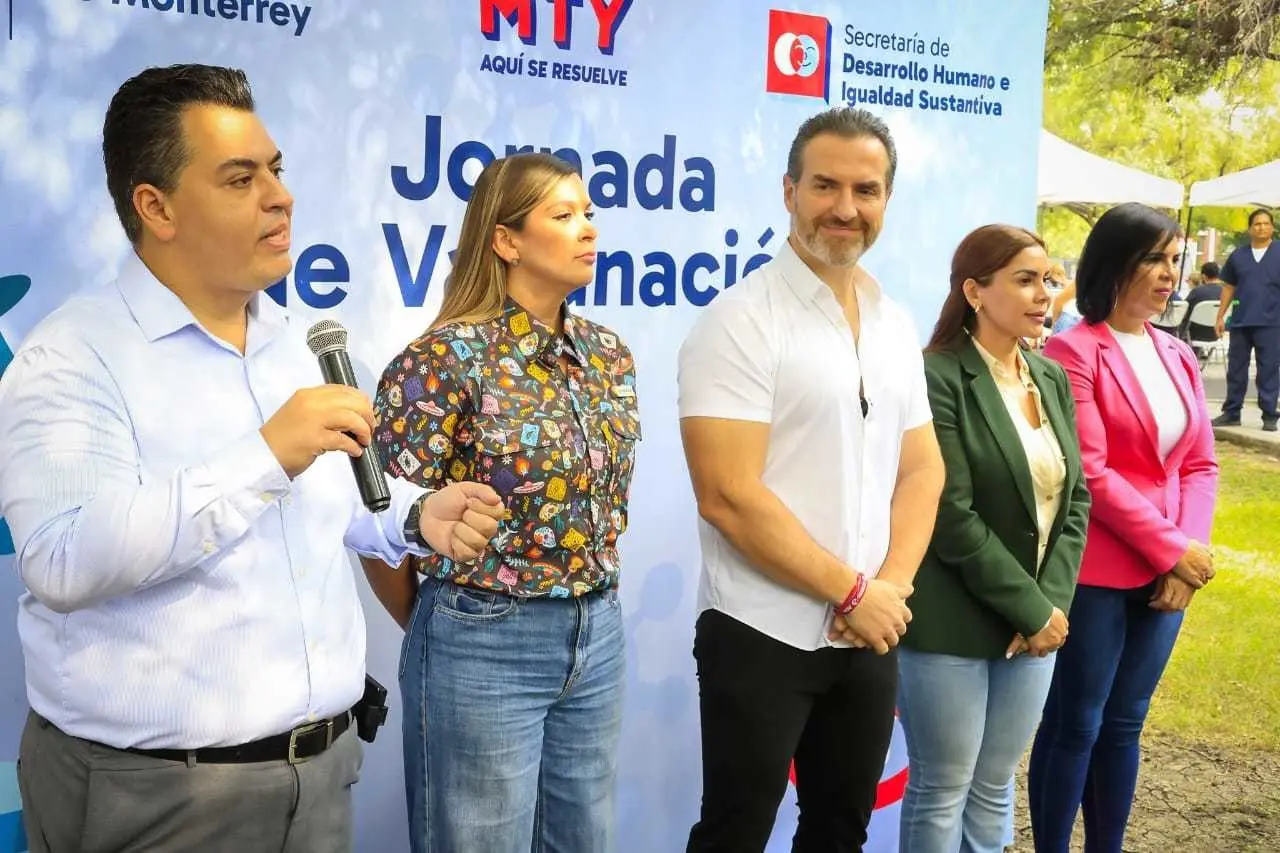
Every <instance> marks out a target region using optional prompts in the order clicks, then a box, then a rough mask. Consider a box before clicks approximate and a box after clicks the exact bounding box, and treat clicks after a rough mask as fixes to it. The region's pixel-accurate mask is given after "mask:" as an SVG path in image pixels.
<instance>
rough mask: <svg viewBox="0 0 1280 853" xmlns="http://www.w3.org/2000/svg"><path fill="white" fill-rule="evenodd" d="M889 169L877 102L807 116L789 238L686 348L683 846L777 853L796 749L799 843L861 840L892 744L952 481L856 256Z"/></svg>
mask: <svg viewBox="0 0 1280 853" xmlns="http://www.w3.org/2000/svg"><path fill="white" fill-rule="evenodd" d="M896 165H897V154H896V151H895V149H894V145H893V140H892V138H891V137H890V135H889V130H888V128H887V127H886V126H885V125H884V123H883V122H882V121H881V120H880V119H878V118H876V117H875V116H873V115H872V114H870V113H868V112H866V111H864V110H851V109H847V108H839V109H833V110H829V111H827V112H824V113H821V114H819V115H817V116H814V117H813V118H811V119H809V120H808V121H806V122H805V123H804V124H803V125H801V127H800V130H799V132H798V133H797V135H796V138H795V141H794V142H793V143H792V146H791V152H790V156H789V158H788V162H787V174H786V175H785V176H784V178H783V182H782V183H783V199H784V201H785V203H786V207H787V211H788V212H789V213H790V214H791V233H790V236H789V238H788V241H787V245H786V246H784V247H783V248H782V250H781V251H780V252H779V253H778V255H777V257H776V258H774V259H773V261H771V262H770V263H768V264H766V265H765V266H763V267H761V268H760V269H759V270H757V271H755V272H754V273H752V274H751V275H749V276H747V277H746V278H745V279H743V280H742V281H741V282H740V283H739V284H738V285H736V286H735V287H734V288H733V289H732V290H730V291H727V292H726V293H724V294H723V295H722V296H720V297H719V298H718V299H717V300H716V301H715V302H714V303H713V304H712V305H711V306H709V307H708V308H707V310H706V312H705V313H704V314H703V316H702V317H701V318H700V319H699V321H698V323H697V325H696V326H695V327H694V328H693V330H692V332H691V333H690V335H689V338H688V340H687V341H685V343H684V346H683V347H682V348H681V351H680V418H681V421H680V426H681V433H682V436H683V438H684V447H685V455H686V457H687V459H688V463H689V471H690V474H691V476H692V478H693V486H694V492H695V494H696V495H697V500H698V512H699V515H701V517H702V522H701V524H700V535H701V544H702V565H703V571H702V583H701V588H700V590H699V599H700V601H699V608H700V610H701V613H700V614H699V616H698V623H697V631H696V637H695V640H694V649H693V652H694V657H695V658H696V660H697V665H698V681H699V694H700V703H701V715H702V766H703V771H702V776H703V793H702V815H701V819H700V820H699V821H698V823H697V824H696V825H695V826H694V827H693V830H692V832H691V833H690V836H689V845H688V850H689V851H690V853H694V851H696V852H697V853H708V851H733V853H751V851H762V850H764V847H765V844H766V843H767V842H768V839H769V835H770V833H771V831H772V828H773V823H774V819H775V816H776V814H777V808H778V804H779V803H780V802H781V800H782V796H783V794H784V793H785V791H786V787H787V778H788V769H789V765H790V762H791V761H792V759H793V757H794V760H795V766H796V778H797V796H798V799H799V805H800V820H799V826H798V827H797V830H796V835H795V841H794V845H795V846H794V847H793V848H792V849H793V851H796V853H808V852H809V851H836V850H839V851H855V850H861V849H862V845H863V843H864V842H865V841H866V835H867V824H868V822H869V821H870V818H871V811H872V809H873V808H874V804H875V797H876V785H877V783H878V781H879V778H880V774H881V772H882V770H883V769H884V761H885V755H886V752H887V750H888V747H889V739H890V737H891V736H892V733H893V711H894V699H895V695H896V691H897V660H896V654H894V652H893V649H894V647H896V646H897V643H898V638H899V637H900V636H901V635H902V634H903V633H905V631H906V630H907V622H909V621H910V619H911V614H910V611H909V610H908V609H907V606H906V603H905V602H906V598H907V597H908V596H909V595H910V594H911V580H912V578H913V577H914V576H915V572H916V569H917V567H918V565H919V563H920V560H921V558H922V557H923V556H924V553H925V549H926V548H927V546H928V544H929V537H930V535H931V534H932V531H933V523H934V516H935V513H936V511H937V506H938V497H939V494H940V493H941V491H942V485H943V480H944V476H945V475H944V470H943V464H942V457H941V455H940V453H939V450H938V444H937V440H936V439H935V437H934V433H933V424H932V419H931V415H930V412H929V401H928V396H927V394H926V391H925V380H924V366H923V361H922V358H921V354H920V345H919V341H918V339H917V335H916V330H915V326H914V324H913V323H912V321H911V318H910V316H909V315H908V314H907V313H906V311H905V310H903V309H902V308H901V307H899V306H897V305H895V304H894V303H893V302H892V301H890V300H889V298H888V297H887V296H885V295H884V293H883V291H882V288H881V287H880V284H879V283H878V282H877V281H876V280H875V279H874V278H873V277H872V276H871V275H870V274H869V273H868V272H867V271H866V270H864V269H862V267H861V266H859V260H860V258H861V257H862V254H863V252H865V251H866V250H867V249H868V248H870V247H871V245H872V243H873V242H874V241H875V238H876V235H877V234H879V232H880V228H881V224H882V222H883V220H884V211H885V206H886V204H887V202H888V200H889V195H890V193H891V191H892V189H893V175H894V170H895V167H896ZM864 366H865V369H864Z"/></svg>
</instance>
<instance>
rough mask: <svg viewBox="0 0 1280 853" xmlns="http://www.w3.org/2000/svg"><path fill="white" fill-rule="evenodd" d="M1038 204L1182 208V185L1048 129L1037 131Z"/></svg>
mask: <svg viewBox="0 0 1280 853" xmlns="http://www.w3.org/2000/svg"><path fill="white" fill-rule="evenodd" d="M1037 183H1038V186H1037V195H1038V200H1039V203H1040V204H1070V203H1079V204H1120V203H1122V202H1126V201H1138V202H1142V203H1143V204H1149V205H1151V206H1152V207H1166V208H1172V209H1174V210H1177V209H1179V208H1181V207H1182V185H1181V184H1179V183H1178V182H1177V181H1172V180H1169V179H1167V178H1158V177H1156V176H1155V175H1149V174H1147V173H1146V172H1143V171H1141V170H1140V169H1134V168H1132V167H1131V166H1125V165H1122V164H1120V163H1116V162H1114V161H1112V160H1108V159H1106V158H1105V157H1099V156H1098V155H1097V154H1090V153H1089V152H1088V151H1085V150H1084V149H1083V148H1077V147H1076V146H1074V145H1072V144H1071V143H1070V142H1067V141H1065V140H1062V139H1059V138H1058V137H1056V136H1054V135H1053V134H1052V133H1050V132H1049V131H1047V130H1041V131H1040V168H1039V176H1038V181H1037Z"/></svg>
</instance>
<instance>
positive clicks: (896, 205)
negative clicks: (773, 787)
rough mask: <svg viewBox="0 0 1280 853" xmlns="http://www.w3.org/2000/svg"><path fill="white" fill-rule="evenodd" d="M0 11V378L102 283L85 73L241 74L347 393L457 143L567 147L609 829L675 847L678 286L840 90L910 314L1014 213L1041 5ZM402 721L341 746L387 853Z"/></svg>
mask: <svg viewBox="0 0 1280 853" xmlns="http://www.w3.org/2000/svg"><path fill="white" fill-rule="evenodd" d="M5 3H6V4H8V6H9V8H8V9H7V11H8V13H9V15H8V17H9V21H10V22H11V23H10V24H9V31H8V32H7V33H4V32H3V31H2V30H0V199H3V204H0V234H3V235H4V237H3V243H2V244H0V245H2V250H0V313H3V317H0V335H2V336H3V337H2V338H0V369H3V367H4V365H5V364H7V363H8V361H9V359H10V354H11V349H12V348H15V347H16V346H17V345H18V343H19V342H20V341H21V340H22V338H23V336H24V335H26V334H27V333H28V332H29V331H30V329H31V328H32V326H33V325H34V324H35V323H36V322H37V321H39V319H40V318H41V317H42V316H43V315H45V314H46V313H48V312H49V311H50V310H51V309H53V308H54V307H55V306H57V305H58V304H59V303H60V302H61V301H62V300H64V299H66V298H67V296H68V295H70V294H71V293H73V292H74V291H76V290H77V289H79V288H83V287H89V288H92V287H101V286H104V285H106V284H109V283H110V281H111V280H112V278H113V277H114V273H115V271H116V269H117V268H118V266H119V263H120V260H121V258H122V256H123V255H124V253H125V252H126V251H128V247H127V245H126V241H125V239H124V235H123V233H122V231H121V228H120V225H119V223H118V222H117V220H116V216H115V213H114V211H113V209H112V205H111V202H110V199H109V198H108V196H107V192H106V187H105V179H104V177H103V171H102V161H101V152H100V147H99V146H100V142H101V139H100V135H101V127H102V118H103V113H104V111H105V109H106V105H107V102H108V100H109V99H110V97H111V94H112V93H113V92H114V90H115V89H116V87H117V86H118V85H119V84H120V83H121V82H122V81H124V80H125V79H126V78H128V77H129V76H131V75H133V74H134V73H136V72H137V71H139V70H140V69H142V68H143V67H146V66H150V65H164V64H170V63H178V62H209V63H218V64H224V65H233V66H238V67H242V68H244V69H246V70H247V71H248V73H249V76H250V79H251V80H252V82H253V84H254V86H255V94H256V96H257V103H258V110H259V113H260V114H261V116H262V118H263V120H264V122H265V123H266V125H267V128H268V130H269V131H270V132H271V133H272V135H273V137H274V138H275V140H276V142H277V143H278V144H279V146H280V148H281V149H282V150H283V152H284V153H285V162H286V164H287V167H288V172H287V174H286V180H287V182H288V184H289V186H290V188H291V189H292V191H293V193H294V194H295V197H296V199H297V206H296V210H295V219H294V245H295V247H296V249H295V260H296V262H295V266H294V270H293V272H292V273H291V274H290V275H289V276H288V277H287V278H286V279H285V280H284V281H282V282H280V283H279V284H278V285H277V286H275V287H273V288H272V289H271V291H270V293H271V296H272V298H274V299H276V300H277V301H279V302H281V303H285V304H287V305H288V307H289V308H290V309H293V310H295V311H297V312H298V313H299V314H301V315H302V316H303V318H304V320H306V321H308V322H309V321H314V320H316V319H320V318H322V317H333V318H335V319H337V320H339V321H340V322H342V323H343V324H344V325H346V326H347V327H348V328H349V329H350V332H351V341H352V355H353V357H354V358H355V360H356V361H357V362H358V367H357V371H358V373H359V374H360V376H361V379H362V381H363V382H364V383H365V385H366V387H367V388H368V389H369V390H372V389H373V387H374V378H375V377H376V376H377V375H378V374H379V373H380V372H381V370H382V367H383V366H384V365H385V363H386V362H387V361H388V360H389V359H390V357H391V356H392V355H394V354H395V353H396V352H397V351H399V350H400V349H401V348H402V347H403V346H404V344H405V343H406V342H407V341H408V340H410V339H411V338H413V337H415V336H416V335H417V334H418V333H419V332H421V331H422V330H423V329H424V328H425V327H426V326H427V325H428V324H429V323H430V321H431V319H432V318H433V317H434V315H435V312H436V309H437V307H438V305H439V302H440V292H441V288H442V285H443V282H444V280H445V277H446V275H447V274H448V271H449V257H450V252H451V251H452V249H453V247H454V246H455V245H456V241H457V230H458V225H459V222H460V221H461V216H462V211H463V206H464V202H465V200H466V199H467V198H468V197H469V194H470V191H471V186H472V184H473V182H474V180H475V178H476V175H477V174H478V173H479V171H480V169H481V168H482V166H483V165H484V164H485V163H487V162H488V161H490V160H491V159H493V158H494V157H497V156H502V155H504V154H506V153H508V152H513V151H517V150H532V149H541V150H549V151H554V152H556V153H558V154H559V155H560V156H562V157H565V158H567V159H569V160H571V161H572V162H573V163H574V164H576V165H580V166H581V170H582V174H583V177H584V178H585V179H586V180H587V183H588V187H589V191H590V194H591V197H592V200H593V201H594V203H595V206H596V209H597V212H598V215H597V219H596V223H597V225H598V226H599V228H600V249H601V252H600V255H599V261H598V270H597V278H596V281H595V283H594V285H593V286H590V287H588V288H586V289H585V290H584V291H583V292H581V293H580V294H579V295H578V297H577V299H576V304H577V305H578V309H577V310H579V311H580V312H582V313H583V314H585V315H586V316H588V317H590V318H591V319H593V320H597V321H600V322H603V323H605V324H607V325H609V326H611V327H613V328H614V329H615V330H616V331H617V332H619V333H620V334H621V335H622V337H623V338H624V339H625V340H626V341H627V343H628V344H630V346H631V348H632V350H633V351H634V354H635V357H636V362H637V371H638V387H639V389H640V399H641V408H642V411H643V429H644V440H643V442H642V446H641V449H640V453H639V459H638V463H637V474H636V479H635V486H634V491H633V494H632V513H631V527H630V530H629V531H628V533H627V534H626V536H625V537H624V539H623V555H624V571H623V586H622V601H623V606H624V611H625V614H626V625H627V643H628V657H629V661H628V663H629V670H628V684H627V704H626V713H625V723H624V731H623V740H622V746H621V755H620V780H619V786H620V790H619V798H618V808H619V821H620V831H619V837H620V842H619V849H620V850H622V851H625V853H654V851H673V850H680V849H683V847H684V839H685V837H686V833H687V832H688V828H689V826H690V825H691V824H692V823H693V822H694V820H695V819H696V816H697V812H698V803H699V795H700V782H699V778H700V777H699V767H698V755H699V726H698V703H697V685H696V682H695V679H694V674H693V673H694V665H693V659H692V656H691V654H690V649H691V645H692V637H693V622H694V617H695V613H694V604H695V597H696V590H697V583H698V548H697V545H696V535H695V525H696V512H695V508H694V503H693V499H692V495H691V491H690V488H689V482H688V476H687V474H686V471H685V467H684V464H683V460H682V456H681V451H680V442H679V434H678V430H677V422H676V406H675V400H676V392H675V377H676V366H675V354H676V350H677V348H678V346H679V344H680V342H681V341H682V340H683V338H684V336H685V334H686V332H687V331H688V329H689V327H690V325H691V324H692V322H693V320H694V319H695V318H696V317H697V315H698V311H699V309H700V308H701V307H702V306H704V305H706V304H707V303H708V302H710V301H711V300H712V299H713V298H715V296H716V294H717V293H719V292H720V291H721V290H723V289H724V288H726V287H730V286H732V285H733V284H734V282H736V281H738V280H740V279H741V278H742V277H743V276H744V275H746V274H747V273H748V272H749V271H751V270H752V269H755V268H756V267H757V266H759V265H760V264H761V263H763V262H764V261H766V260H767V259H768V258H770V257H771V256H772V255H773V254H774V253H775V252H776V251H777V250H778V248H779V247H780V246H781V245H782V243H783V241H784V240H785V239H786V234H787V229H788V218H787V214H786V211H785V210H784V208H783V204H782V173H783V171H784V168H785V163H786V157H787V150H788V147H789V145H790V143H791V140H792V137H793V135H794V133H795V130H796V127H797V126H798V125H799V124H800V122H801V121H803V120H804V119H805V118H806V117H808V116H810V115H812V114H813V113H815V112H817V111H819V110H821V109H824V108H825V107H827V106H828V105H835V104H855V105H866V106H867V107H868V108H869V109H871V110H873V111H875V112H877V113H879V114H881V115H883V116H884V117H885V118H886V119H887V120H888V122H889V124H890V126H891V128H892V130H893V133H894V136H895V138H896V140H897V144H898V150H899V161H900V162H899V166H898V176H897V183H896V185H895V188H894V194H893V198H892V200H891V202H890V204H889V208H888V214H887V218H886V222H885V228H884V231H883V233H882V234H881V236H880V238H879V241H878V242H877V244H876V245H875V247H874V248H873V249H872V250H871V252H870V253H869V254H868V255H867V257H866V260H865V263H866V265H867V266H868V267H869V268H870V269H871V271H872V272H873V273H875V274H876V275H877V276H878V277H879V278H880V280H881V281H882V282H883V284H884V285H885V287H886V288H887V290H888V291H889V292H890V293H891V294H892V295H894V296H895V297H896V298H898V299H900V300H902V301H903V302H904V303H905V304H907V305H908V306H909V307H910V308H911V310H912V311H913V313H914V314H915V316H916V319H917V322H918V324H919V327H920V329H921V332H922V333H925V332H927V330H928V329H930V328H931V327H932V325H933V320H934V317H935V315H936V311H937V309H938V306H939V305H940V303H941V299H942V296H943V294H944V292H945V289H946V286H947V273H948V266H949V262H950V256H951V252H952V250H953V249H954V247H955V245H956V243H957V242H958V241H959V239H960V238H961V237H962V236H963V235H964V234H965V233H967V232H968V231H969V230H970V229H972V228H974V227H975V226H978V225H981V224H983V223H988V222H997V221H1003V222H1012V223H1020V224H1024V225H1030V224H1033V223H1034V218H1033V217H1034V212H1035V179H1036V163H1035V152H1036V143H1037V139H1038V134H1039V128H1040V111H1041V106H1040V105H1041V74H1042V70H1041V56H1042V55H1043V45H1044V31H1045V22H1046V18H1047V0H1032V2H1023V3H1007V2H1003V0H903V2H898V3H851V2H847V0H846V1H845V2H818V0H703V2H697V3H691V2H685V0H586V2H584V0H396V2H380V3H370V2H367V0H294V2H283V0H276V1H275V2H270V1H269V0H5ZM775 7H776V8H775ZM2 26H3V25H2V24H0V27H2ZM6 342H7V343H6ZM869 369H874V365H872V366H871V367H870V368H869ZM317 381H319V375H318V373H317ZM191 393H192V394H199V393H200V389H199V387H198V386H195V387H193V388H192V389H191ZM0 525H2V522H0ZM0 551H3V553H4V554H5V556H0V577H2V578H3V580H2V581H0V587H2V588H0V599H2V600H4V601H6V602H7V604H6V605H5V607H3V608H0V648H2V649H4V650H6V651H7V652H8V653H7V654H5V655H4V656H3V658H4V660H5V661H7V662H8V663H6V664H4V665H3V666H2V667H0V698H2V699H3V701H0V760H4V761H7V762H10V763H9V764H8V765H7V767H6V768H3V769H4V773H3V774H2V776H3V780H2V782H0V812H5V813H6V814H5V815H4V816H3V817H0V852H2V851H8V850H21V849H24V846H25V842H24V841H23V840H22V835H21V829H20V826H19V821H18V818H19V809H20V805H19V802H18V797H17V793H16V786H15V784H14V777H13V766H12V762H13V761H14V760H15V758H16V754H17V747H18V733H19V731H20V728H21V725H22V720H23V716H24V714H25V712H26V707H25V697H24V690H23V679H22V669H21V662H20V656H19V655H18V654H17V650H18V638H17V633H16V630H15V627H14V619H15V613H16V606H15V603H14V602H15V600H16V598H17V596H18V595H19V593H20V591H21V586H20V584H19V582H18V580H17V577H16V574H15V572H14V571H13V567H12V563H13V557H12V552H13V545H12V543H11V541H10V539H9V536H8V532H7V530H3V531H0ZM353 565H354V564H353ZM365 604H366V611H367V613H368V616H369V632H370V651H369V667H370V671H371V672H372V673H373V674H374V675H375V676H376V677H377V678H379V679H380V680H381V681H383V682H384V683H385V684H387V685H388V686H389V687H391V688H392V691H393V700H394V699H395V698H396V693H395V687H394V685H395V683H396V677H397V665H398V664H397V660H398V655H399V639H400V636H399V630H398V629H397V628H396V627H395V626H394V625H393V624H392V622H391V620H390V619H389V618H388V617H387V616H386V615H385V614H384V613H383V612H382V611H381V610H380V608H379V607H378V605H377V602H376V601H375V600H374V599H373V598H372V596H371V595H369V594H368V591H367V589H366V590H365ZM191 654H193V655H195V654H201V650H199V649H192V650H191ZM263 701H269V698H268V697H264V699H263ZM398 728H399V709H398V708H393V710H392V715H391V720H390V721H389V725H388V727H387V728H386V729H384V730H383V732H382V735H381V737H380V738H379V739H378V741H377V743H375V744H374V745H372V746H371V747H370V748H369V749H368V750H367V753H366V759H365V765H364V770H363V773H362V776H363V778H362V780H361V782H360V784H359V785H358V786H357V788H356V802H357V826H356V832H357V839H356V846H357V849H358V850H360V851H376V853H382V851H398V850H405V849H407V842H406V832H405V829H404V827H405V817H404V814H405V810H404V804H403V793H402V790H403V789H402V782H401V764H400V755H399V732H398ZM905 767H906V756H905V749H904V747H903V743H902V739H901V735H900V733H899V735H898V736H897V738H896V739H895V742H894V745H893V748H892V750H891V754H890V755H889V759H888V764H887V767H886V770H885V781H884V783H883V784H882V786H881V801H882V808H880V809H879V810H878V811H877V813H876V817H875V820H874V823H873V827H872V832H873V840H872V842H871V844H870V845H869V846H868V850H873V851H890V850H895V849H896V841H895V835H896V824H897V818H898V814H897V803H898V802H899V800H900V799H901V795H902V788H903V784H904V782H905ZM794 821H795V807H794V798H793V796H791V795H789V796H788V798H787V802H786V803H785V804H784V806H783V808H782V810H781V812H780V814H779V820H778V828H777V831H776V832H775V838H774V841H773V845H772V846H771V847H770V849H771V850H785V849H789V845H788V843H787V842H786V840H785V839H786V838H788V837H789V836H790V833H791V831H792V829H793V827H794Z"/></svg>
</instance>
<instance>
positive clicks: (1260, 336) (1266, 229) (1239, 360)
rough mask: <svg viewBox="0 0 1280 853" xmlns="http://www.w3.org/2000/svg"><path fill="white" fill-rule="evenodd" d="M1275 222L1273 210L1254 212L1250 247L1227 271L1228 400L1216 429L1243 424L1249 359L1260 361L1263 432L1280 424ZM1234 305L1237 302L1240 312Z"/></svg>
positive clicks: (1223, 307)
mask: <svg viewBox="0 0 1280 853" xmlns="http://www.w3.org/2000/svg"><path fill="white" fill-rule="evenodd" d="M1274 233H1275V220H1274V219H1273V218H1272V216H1271V211H1269V210H1266V209H1264V208H1259V209H1258V210H1255V211H1253V212H1252V213H1250V214H1249V245H1248V246H1241V247H1239V248H1238V249H1236V250H1235V251H1234V252H1232V253H1231V255H1230V256H1228V258H1227V263H1226V265H1224V266H1223V267H1222V297H1221V303H1220V304H1219V306H1218V320H1217V323H1216V329H1217V332H1218V337H1222V336H1223V335H1224V334H1226V328H1227V325H1226V324H1227V312H1231V338H1230V340H1229V341H1228V345H1227V398H1226V400H1224V401H1223V403H1222V414H1220V415H1218V417H1216V418H1214V419H1213V425H1214V426H1240V410H1241V409H1243V408H1244V395H1245V392H1246V391H1247V390H1248V387H1249V360H1250V357H1254V358H1256V359H1257V365H1258V372H1257V375H1256V377H1255V380H1254V384H1255V385H1256V386H1257V388H1258V408H1260V409H1261V410H1262V428H1263V430H1265V431H1266V432H1275V431H1276V430H1277V422H1278V421H1280V410H1277V401H1278V400H1280V251H1275V252H1273V251H1271V244H1272V239H1271V238H1272V236H1273V235H1274ZM1232 302H1235V303H1237V304H1236V306H1235V308H1234V310H1233V309H1232Z"/></svg>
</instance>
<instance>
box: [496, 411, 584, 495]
mask: <svg viewBox="0 0 1280 853" xmlns="http://www.w3.org/2000/svg"><path fill="white" fill-rule="evenodd" d="M473 446H474V447H475V451H476V463H477V464H476V476H477V478H478V479H479V480H480V481H481V482H487V483H488V484H489V485H491V486H493V488H494V489H495V490H497V492H498V493H499V494H501V495H502V496H503V497H505V498H512V497H516V496H520V495H529V494H534V493H542V494H544V495H546V496H549V497H550V496H552V495H553V493H563V492H564V491H565V489H566V487H567V484H568V481H569V480H570V479H572V476H573V471H574V470H575V467H576V465H575V458H574V453H573V450H572V443H571V442H570V441H569V437H568V436H567V435H565V431H564V429H563V428H562V427H561V425H560V424H559V423H558V422H557V421H555V420H553V419H550V418H546V417H543V416H542V415H540V414H539V413H534V414H532V415H530V416H529V417H527V418H517V417H512V416H510V415H505V414H498V415H477V416H476V418H475V422H474V427H473ZM553 499H554V500H563V499H564V495H563V494H560V497H558V498H554V497H553Z"/></svg>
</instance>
